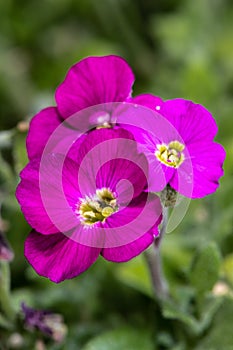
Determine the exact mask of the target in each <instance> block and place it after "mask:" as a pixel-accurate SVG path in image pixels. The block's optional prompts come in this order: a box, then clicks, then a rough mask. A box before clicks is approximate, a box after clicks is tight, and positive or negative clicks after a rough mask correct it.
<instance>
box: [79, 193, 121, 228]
mask: <svg viewBox="0 0 233 350" xmlns="http://www.w3.org/2000/svg"><path fill="white" fill-rule="evenodd" d="M117 210H118V206H117V202H116V197H115V195H114V194H113V192H112V191H111V190H110V189H108V188H102V189H101V190H96V194H95V195H94V196H91V197H88V196H87V197H85V198H84V199H81V203H79V204H78V205H77V208H76V213H77V214H79V215H80V220H81V222H82V224H84V225H93V224H95V223H96V222H99V221H100V222H104V221H105V219H106V218H108V217H109V216H110V215H111V214H113V213H114V212H116V211H117Z"/></svg>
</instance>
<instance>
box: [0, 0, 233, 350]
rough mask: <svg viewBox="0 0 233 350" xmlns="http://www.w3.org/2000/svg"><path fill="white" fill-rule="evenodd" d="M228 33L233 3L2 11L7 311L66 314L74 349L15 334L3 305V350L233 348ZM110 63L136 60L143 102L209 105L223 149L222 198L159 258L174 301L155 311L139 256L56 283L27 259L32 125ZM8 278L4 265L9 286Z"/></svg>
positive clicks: (133, 0)
mask: <svg viewBox="0 0 233 350" xmlns="http://www.w3.org/2000/svg"><path fill="white" fill-rule="evenodd" d="M232 23H233V3H232V1H230V0H212V1H210V0H204V1H203V0H196V1H191V0H188V1H183V0H164V1H153V0H118V1H117V0H102V1H96V0H79V1H72V0H56V1H55V0H41V1H36V0H23V1H17V0H7V1H2V2H1V3H0V101H1V104H0V130H1V132H0V205H1V206H2V219H1V220H0V228H1V229H4V231H5V232H6V233H7V238H8V240H9V241H10V243H11V245H12V247H13V249H14V251H15V259H14V261H13V262H12V263H11V276H12V280H11V287H12V292H11V304H12V307H13V309H14V310H20V304H21V302H22V301H25V302H26V303H27V304H28V305H30V306H32V307H36V308H41V309H49V310H52V311H53V312H56V313H60V314H62V315H63V316H64V319H65V322H66V324H67V326H68V335H67V338H66V341H65V342H64V343H62V344H56V343H54V342H52V341H51V340H49V339H47V338H42V335H40V334H37V333H30V332H27V331H26V330H25V329H23V328H22V329H21V328H20V326H19V327H18V328H17V327H16V326H15V325H14V326H13V325H12V323H11V322H10V321H9V317H8V318H7V317H6V316H7V314H8V316H9V312H10V310H7V303H6V304H4V305H5V308H4V307H1V310H2V312H1V313H0V349H1V350H3V349H4V350H5V349H14V348H15V349H16V348H18V349H33V348H34V347H35V348H36V349H43V346H44V348H46V349H51V350H59V349H68V350H73V349H75V350H77V349H85V350H92V349H93V350H94V349H96V350H98V349H101V350H102V349H121V350H124V349H125V350H126V349H127V350H130V349H134V350H136V349H142V350H152V349H161V350H163V349H164V350H165V349H171V350H187V349H195V350H202V349H205V350H215V349H216V350H218V349H224V350H232V349H233V333H232V330H231V328H232V323H233V298H232V295H233V294H232V289H233V272H232V271H233V215H232V214H233V201H232V193H233V181H232V180H233V178H232V177H233V171H232V169H233V138H232V133H233V124H232V111H233V98H232V95H233V40H232V33H233V25H232ZM105 54H118V55H121V56H123V57H124V58H125V59H126V60H127V61H128V62H129V64H130V65H131V67H132V68H133V70H134V72H135V76H136V82H135V86H134V93H135V94H137V93H141V92H150V93H154V94H156V95H160V96H161V97H162V98H164V99H169V98H175V97H182V98H186V99H192V100H194V101H195V102H198V103H201V104H204V105H205V106H206V107H207V108H208V109H209V110H210V111H211V112H212V113H213V115H214V117H215V118H216V121H217V123H218V125H219V134H218V137H217V140H218V141H219V142H221V143H222V144H223V145H224V147H225V148H226V150H227V154H228V157H227V159H226V163H225V176H224V178H223V179H222V180H221V187H220V188H219V190H218V191H217V192H216V194H214V195H212V196H209V197H208V198H206V199H203V200H196V201H193V202H192V203H191V206H190V208H189V211H188V213H187V215H186V216H185V218H184V220H183V222H182V223H181V224H180V225H179V227H178V228H177V229H176V230H175V232H173V233H172V234H169V235H167V236H166V237H165V240H164V244H163V247H162V254H163V262H164V269H165V274H166V276H167V278H168V282H169V284H170V288H171V293H172V296H173V300H174V302H173V303H171V302H169V303H168V302H167V303H165V302H164V304H163V305H160V306H159V305H158V303H157V302H155V301H154V299H153V298H152V289H151V285H150V277H149V274H148V271H147V267H146V265H145V261H144V259H143V257H142V256H141V257H138V258H136V259H134V260H133V261H131V262H129V263H126V264H120V265H114V264H111V263H107V262H105V261H103V260H101V259H99V261H98V262H97V263H96V264H95V265H94V266H93V267H92V268H91V269H90V270H89V271H87V272H86V273H84V274H83V275H82V276H80V277H78V278H76V279H74V280H71V281H66V282H63V283H62V284H60V285H55V284H52V283H51V282H49V281H47V280H46V279H44V278H42V277H39V276H37V275H36V274H35V273H34V272H33V271H32V269H31V267H30V266H28V264H27V263H26V261H25V258H24V255H23V242H24V239H25V237H26V235H27V233H28V232H29V229H30V228H29V227H28V225H27V223H26V222H25V220H24V218H23V216H22V214H21V212H20V209H19V206H18V204H17V202H16V200H15V198H14V191H15V187H16V185H17V182H18V172H19V171H20V169H21V168H22V167H23V166H24V165H25V164H26V162H27V158H26V152H25V137H26V130H25V128H26V127H25V125H27V124H25V122H26V123H27V121H28V120H29V118H30V117H31V116H32V115H33V114H34V113H36V112H37V111H38V110H39V109H41V108H43V107H45V106H48V105H50V104H54V99H53V94H54V90H55V88H56V87H57V85H58V84H59V83H60V82H61V81H62V80H63V78H64V76H65V73H66V71H67V69H68V68H69V67H70V66H71V65H72V64H74V63H75V62H77V61H78V60H80V59H82V58H83V57H85V56H87V55H105ZM22 121H23V122H24V124H22ZM20 122H21V123H20ZM3 272H4V268H3V267H2V268H1V278H3V277H4V274H3ZM5 273H6V272H5ZM8 277H9V276H8ZM8 277H7V278H8ZM2 296H3V294H1V298H2ZM2 306H3V304H2ZM18 317H19V320H18V321H17V322H18V323H20V317H21V316H20V315H19V316H18ZM9 322H10V323H9ZM40 342H41V343H40ZM17 344H18V345H17ZM35 344H37V345H35ZM17 346H18V347H17Z"/></svg>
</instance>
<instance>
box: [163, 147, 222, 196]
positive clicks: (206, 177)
mask: <svg viewBox="0 0 233 350" xmlns="http://www.w3.org/2000/svg"><path fill="white" fill-rule="evenodd" d="M188 151H189V154H190V155H191V162H192V169H190V166H187V164H186V162H184V164H182V166H181V169H180V174H179V177H178V175H177V174H176V176H174V178H173V179H172V180H171V181H170V184H171V186H172V187H173V188H174V189H175V190H177V191H178V192H179V193H181V194H183V195H184V196H187V197H191V198H201V197H204V196H207V195H209V194H211V193H213V192H215V191H216V189H217V188H218V187H219V178H220V177H221V176H223V169H222V164H223V161H224V159H225V156H226V153H225V150H224V149H223V147H222V146H221V145H219V144H217V143H214V142H208V143H207V142H199V143H193V144H191V145H189V146H188ZM190 170H192V174H191V173H190ZM189 176H191V177H192V178H193V181H192V182H193V188H192V191H191V192H190V184H189Z"/></svg>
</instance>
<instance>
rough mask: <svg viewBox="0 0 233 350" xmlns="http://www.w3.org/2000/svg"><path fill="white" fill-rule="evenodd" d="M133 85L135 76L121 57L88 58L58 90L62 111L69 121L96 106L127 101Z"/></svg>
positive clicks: (73, 69) (69, 75)
mask: <svg viewBox="0 0 233 350" xmlns="http://www.w3.org/2000/svg"><path fill="white" fill-rule="evenodd" d="M133 82H134V75H133V72H132V70H131V68H130V67H129V65H128V64H127V63H126V61H125V60H123V59H122V58H121V57H118V56H104V57H88V58H86V59H83V60H82V61H80V62H79V63H77V64H75V65H74V66H73V67H72V68H71V69H70V70H69V72H68V74H67V76H66V78H65V80H64V82H63V83H62V84H61V85H60V86H59V87H58V88H57V91H56V95H55V98H56V101H57V105H58V110H59V112H60V113H61V115H62V116H63V117H64V118H67V117H68V116H70V115H72V114H74V113H75V112H78V111H80V110H81V109H83V108H87V107H90V106H93V105H97V104H100V103H106V102H122V101H125V100H126V99H127V98H128V97H129V96H130V94H131V89H132V85H133Z"/></svg>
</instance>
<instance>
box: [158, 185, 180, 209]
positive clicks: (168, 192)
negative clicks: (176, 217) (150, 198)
mask: <svg viewBox="0 0 233 350" xmlns="http://www.w3.org/2000/svg"><path fill="white" fill-rule="evenodd" d="M160 199H161V202H162V204H163V206H164V207H166V208H168V207H174V206H175V204H176V201H177V192H176V191H175V190H174V188H172V187H171V186H170V185H169V184H168V185H167V186H166V187H165V188H164V189H163V190H162V191H161V193H160Z"/></svg>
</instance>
